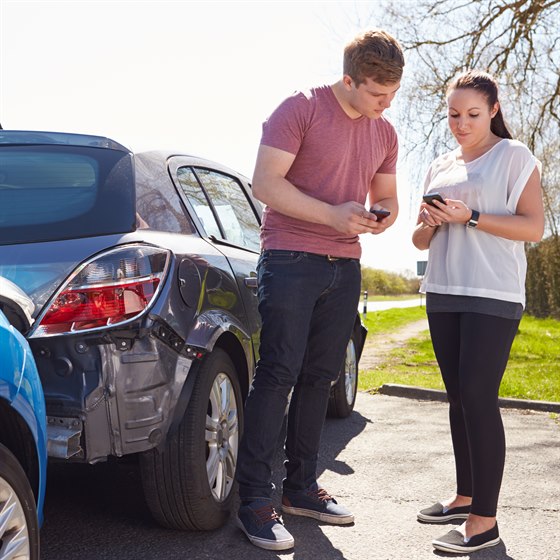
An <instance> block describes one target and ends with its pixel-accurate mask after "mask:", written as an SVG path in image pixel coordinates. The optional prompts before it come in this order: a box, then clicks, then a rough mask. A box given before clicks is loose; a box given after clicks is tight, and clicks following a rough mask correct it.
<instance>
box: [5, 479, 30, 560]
mask: <svg viewBox="0 0 560 560" xmlns="http://www.w3.org/2000/svg"><path fill="white" fill-rule="evenodd" d="M30 557H31V551H30V548H29V531H28V527H27V521H26V519H25V512H24V510H23V506H22V504H21V502H20V500H19V498H18V496H17V494H16V493H15V491H14V489H13V488H12V486H11V485H10V483H9V482H8V481H7V480H5V479H4V478H1V477H0V560H29V558H30Z"/></svg>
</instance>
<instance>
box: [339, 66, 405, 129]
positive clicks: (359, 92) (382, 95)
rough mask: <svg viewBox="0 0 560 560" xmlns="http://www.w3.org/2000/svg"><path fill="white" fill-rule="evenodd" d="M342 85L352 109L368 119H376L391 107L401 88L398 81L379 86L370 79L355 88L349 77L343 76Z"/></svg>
mask: <svg viewBox="0 0 560 560" xmlns="http://www.w3.org/2000/svg"><path fill="white" fill-rule="evenodd" d="M344 84H345V86H346V88H347V89H348V91H349V98H348V103H349V104H350V106H351V107H352V109H354V111H356V112H357V113H359V114H360V115H363V116H365V117H368V118H370V119H378V118H379V117H380V116H381V115H382V114H383V111H385V109H388V108H389V107H390V106H391V101H393V98H394V97H395V95H396V93H397V91H398V89H399V88H400V87H401V83H400V81H399V82H390V83H387V84H385V85H381V84H378V83H377V82H374V81H373V80H372V79H371V78H366V81H365V82H363V83H361V84H360V85H359V86H356V84H355V83H354V81H353V80H352V79H351V78H350V76H344Z"/></svg>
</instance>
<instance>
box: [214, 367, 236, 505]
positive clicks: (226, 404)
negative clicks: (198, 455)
mask: <svg viewBox="0 0 560 560" xmlns="http://www.w3.org/2000/svg"><path fill="white" fill-rule="evenodd" d="M238 450H239V417H238V403H237V398H236V396H235V391H234V388H233V384H232V382H231V379H230V378H229V377H228V375H227V374H225V373H219V374H218V375H217V376H216V378H215V379H214V383H213V384H212V388H211V390H210V396H209V399H208V411H207V414H206V457H207V459H206V473H207V475H208V484H209V485H210V490H211V491H212V494H213V496H214V498H215V499H216V500H218V501H219V502H223V501H224V500H225V499H226V498H227V497H228V496H229V494H230V492H231V489H232V487H233V482H234V475H235V467H236V465H237V455H238Z"/></svg>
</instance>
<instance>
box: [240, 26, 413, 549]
mask: <svg viewBox="0 0 560 560" xmlns="http://www.w3.org/2000/svg"><path fill="white" fill-rule="evenodd" d="M403 66H404V58H403V54H402V50H401V48H400V46H399V44H398V43H397V41H396V40H395V39H394V38H393V37H391V36H390V35H388V34H387V33H386V32H384V31H379V30H376V31H368V32H366V33H363V34H360V35H359V36H358V37H356V38H355V39H354V40H353V41H352V42H351V43H350V44H349V45H347V46H346V48H345V51H344V75H343V77H342V79H341V80H340V81H338V82H336V83H335V84H334V85H332V86H322V87H319V88H314V89H312V90H310V91H307V92H297V93H296V94H294V95H293V96H291V97H289V98H288V99H286V100H285V101H284V102H283V103H281V104H280V106H279V107H278V108H277V109H276V110H275V111H274V113H273V114H272V115H271V116H270V117H269V119H268V120H267V121H266V122H265V123H264V125H263V136H262V140H261V146H260V148H259V152H258V156H257V163H256V167H255V173H254V176H253V193H254V195H255V196H256V197H257V198H258V199H259V200H261V201H262V202H263V203H265V204H266V208H265V211H264V218H263V225H262V232H261V242H262V254H261V258H260V261H259V266H258V281H259V288H258V295H259V311H260V314H261V317H262V331H261V346H260V359H259V362H258V365H257V372H256V375H255V379H254V381H253V386H252V388H251V391H250V394H249V396H248V398H247V403H246V409H245V433H244V436H243V439H242V442H241V447H240V452H239V461H238V471H237V479H238V482H239V494H240V498H241V507H240V509H239V514H238V519H237V522H238V525H239V527H240V528H241V529H242V531H243V532H244V533H245V534H246V535H247V537H248V538H249V540H250V541H251V542H252V543H253V544H254V545H256V546H259V547H261V548H265V549H269V550H284V549H288V548H291V547H293V546H294V539H293V537H292V535H291V534H290V533H289V532H288V530H287V529H286V528H285V527H284V525H283V524H282V522H281V520H280V518H279V516H278V514H277V513H276V511H275V510H274V508H273V506H272V493H273V490H274V485H273V484H272V482H271V481H272V468H271V464H272V461H273V457H274V453H275V450H276V445H277V441H278V437H279V434H280V430H281V427H282V423H283V417H284V413H285V410H286V406H287V404H288V398H289V395H290V391H292V389H293V393H292V396H291V400H290V407H289V412H288V426H287V436H286V444H285V450H286V457H287V461H286V463H285V466H286V478H285V479H284V481H283V492H282V510H283V513H287V514H292V515H303V516H307V517H313V518H315V519H318V520H320V521H323V522H327V523H333V524H347V523H352V522H353V520H354V516H353V515H352V514H351V513H350V512H349V511H348V510H347V509H346V508H344V507H343V506H341V505H339V504H338V503H337V502H336V500H334V499H333V498H332V497H331V496H330V495H329V494H328V493H327V491H326V490H325V489H323V488H321V487H320V486H319V485H318V483H317V480H316V469H317V456H318V451H319V442H320V437H321V431H322V428H323V422H324V418H325V413H326V409H327V404H328V399H329V392H330V386H331V382H332V381H333V380H335V379H336V377H337V375H338V373H339V370H340V367H341V364H342V363H343V359H344V355H345V351H346V346H347V343H348V340H349V339H350V335H351V332H352V328H353V325H354V320H355V317H356V313H357V308H358V301H359V296H360V281H361V275H360V264H359V258H360V255H361V248H360V244H359V238H358V234H361V233H368V232H369V233H373V234H379V233H382V232H383V231H385V229H387V228H388V227H389V226H391V225H392V224H393V222H394V221H395V219H396V217H397V213H398V203H397V196H396V179H395V172H396V161H397V151H398V147H397V136H396V133H395V130H394V129H393V127H392V125H391V124H390V123H389V122H388V121H387V120H385V119H384V118H383V117H382V113H383V111H384V110H385V109H387V108H388V107H389V106H390V104H391V101H392V99H393V97H394V96H395V94H396V92H397V90H398V89H399V85H400V79H401V76H402V69H403ZM368 194H369V201H370V204H371V205H373V206H374V207H375V208H377V209H381V208H384V209H386V210H389V211H390V215H389V216H388V217H386V218H383V219H377V218H376V216H375V215H374V214H373V213H370V212H369V211H367V210H366V209H365V207H364V204H365V202H366V197H367V196H368Z"/></svg>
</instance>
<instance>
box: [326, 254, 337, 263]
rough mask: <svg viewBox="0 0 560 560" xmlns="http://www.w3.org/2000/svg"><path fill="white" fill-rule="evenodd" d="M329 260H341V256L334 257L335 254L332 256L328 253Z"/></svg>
mask: <svg viewBox="0 0 560 560" xmlns="http://www.w3.org/2000/svg"><path fill="white" fill-rule="evenodd" d="M327 260H328V261H329V262H334V261H338V260H340V257H333V256H331V255H327Z"/></svg>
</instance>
